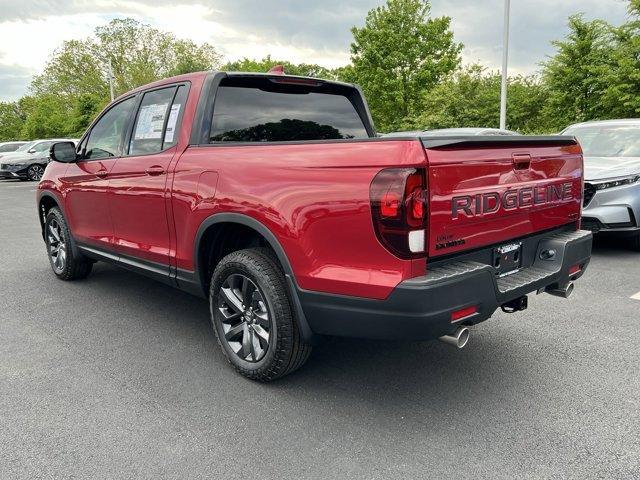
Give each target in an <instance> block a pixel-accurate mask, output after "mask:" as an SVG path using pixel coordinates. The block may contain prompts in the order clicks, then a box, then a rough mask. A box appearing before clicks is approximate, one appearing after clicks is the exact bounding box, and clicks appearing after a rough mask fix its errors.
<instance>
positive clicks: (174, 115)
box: [162, 85, 188, 150]
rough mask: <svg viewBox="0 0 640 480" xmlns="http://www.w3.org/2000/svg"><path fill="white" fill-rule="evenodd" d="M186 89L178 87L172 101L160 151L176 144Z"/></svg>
mask: <svg viewBox="0 0 640 480" xmlns="http://www.w3.org/2000/svg"><path fill="white" fill-rule="evenodd" d="M187 93H188V90H187V87H186V86H184V85H180V86H179V87H178V92H177V93H176V96H175V98H174V99H173V104H172V105H171V110H170V111H169V119H168V120H167V128H166V130H165V133H164V143H163V144H162V149H163V150H164V149H165V148H169V147H171V146H173V145H175V144H176V143H177V142H178V129H179V128H180V124H181V123H182V115H183V114H184V106H185V104H186V103H187Z"/></svg>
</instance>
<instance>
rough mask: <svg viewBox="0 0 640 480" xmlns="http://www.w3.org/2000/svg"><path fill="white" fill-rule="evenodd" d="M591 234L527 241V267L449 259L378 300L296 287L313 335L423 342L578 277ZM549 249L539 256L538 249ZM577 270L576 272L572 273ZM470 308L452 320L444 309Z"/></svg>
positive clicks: (587, 256) (564, 234)
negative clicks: (509, 270)
mask: <svg viewBox="0 0 640 480" xmlns="http://www.w3.org/2000/svg"><path fill="white" fill-rule="evenodd" d="M591 242H592V234H591V232H588V231H584V230H579V231H564V232H559V233H550V234H547V235H543V236H538V237H535V238H532V239H530V240H529V246H530V249H529V250H530V254H529V257H530V261H529V262H528V263H527V265H529V266H528V267H525V268H522V269H521V270H519V271H517V272H516V273H513V274H511V275H508V276H505V277H500V278H499V277H497V276H496V274H495V269H494V268H493V266H492V265H489V264H487V263H482V262H478V261H473V260H467V259H462V260H460V261H452V262H449V263H445V264H442V265H439V266H436V267H434V268H431V269H429V271H428V273H427V275H425V276H423V277H417V278H413V279H410V280H406V281H404V282H402V283H400V284H399V285H398V286H397V287H396V288H395V289H394V291H393V292H392V293H391V294H390V295H389V297H387V298H386V299H385V300H373V299H365V298H358V297H348V296H340V295H331V294H324V293H318V292H310V291H305V290H298V296H299V299H300V303H301V306H302V310H303V312H304V315H305V317H306V320H307V323H308V325H309V327H310V329H311V330H312V331H313V333H315V334H319V335H336V336H347V337H361V338H374V339H388V340H429V339H435V338H438V337H441V336H443V335H447V334H450V333H452V332H453V331H455V329H456V328H457V327H458V326H459V325H461V324H463V325H473V324H476V323H479V322H482V321H484V320H487V319H488V318H489V317H491V315H492V314H493V313H494V312H495V311H496V310H497V309H498V308H499V307H500V306H501V305H504V304H505V303H508V302H510V301H512V300H515V299H517V298H519V297H522V296H523V295H526V294H528V293H532V292H536V291H539V290H541V289H546V288H557V287H560V286H564V285H566V284H567V283H569V282H570V281H573V280H575V279H577V278H579V277H580V276H581V275H582V273H583V272H584V271H585V269H586V268H587V265H588V263H589V260H590V257H591ZM552 250H553V251H555V255H554V256H553V257H552V258H549V259H543V258H542V256H541V253H542V252H543V251H546V252H549V251H552ZM577 269H579V270H577ZM474 307H475V309H476V311H475V312H474V313H471V314H469V315H468V316H465V317H463V318H460V319H459V320H458V321H455V322H453V321H452V314H453V313H454V312H459V311H461V310H463V309H468V308H470V309H471V310H474Z"/></svg>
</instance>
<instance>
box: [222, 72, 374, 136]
mask: <svg viewBox="0 0 640 480" xmlns="http://www.w3.org/2000/svg"><path fill="white" fill-rule="evenodd" d="M358 102H361V97H360V94H359V92H358V90H357V89H355V88H353V87H351V86H348V85H341V84H334V83H329V82H323V81H319V80H311V79H309V80H303V79H297V78H290V77H284V78H282V79H279V78H271V77H262V76H255V77H251V76H246V77H245V76H237V77H236V76H230V77H227V78H225V79H223V80H222V81H221V83H220V86H219V87H218V89H217V91H216V96H215V100H214V105H213V118H212V124H211V125H212V126H211V133H210V136H209V142H210V143H218V142H287V141H303V140H340V139H343V140H348V139H361V138H369V137H370V135H369V132H368V131H367V127H366V125H365V123H364V121H363V115H365V114H366V113H364V112H363V110H364V106H363V105H359V103H358Z"/></svg>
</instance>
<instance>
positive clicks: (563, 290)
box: [545, 282, 573, 298]
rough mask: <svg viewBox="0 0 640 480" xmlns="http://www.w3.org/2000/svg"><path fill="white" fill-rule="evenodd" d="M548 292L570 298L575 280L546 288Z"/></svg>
mask: <svg viewBox="0 0 640 480" xmlns="http://www.w3.org/2000/svg"><path fill="white" fill-rule="evenodd" d="M545 291H546V292H547V293H548V294H550V295H554V296H556V297H561V298H569V297H570V296H571V294H572V293H573V282H569V283H567V284H566V285H564V286H562V287H558V288H549V289H547V290H545Z"/></svg>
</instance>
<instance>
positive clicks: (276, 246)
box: [193, 213, 316, 343]
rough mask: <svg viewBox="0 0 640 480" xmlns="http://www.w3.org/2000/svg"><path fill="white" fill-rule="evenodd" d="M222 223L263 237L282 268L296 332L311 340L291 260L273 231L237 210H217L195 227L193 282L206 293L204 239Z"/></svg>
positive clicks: (206, 239)
mask: <svg viewBox="0 0 640 480" xmlns="http://www.w3.org/2000/svg"><path fill="white" fill-rule="evenodd" d="M225 225H235V226H239V227H240V228H246V229H249V230H250V231H253V232H255V234H257V235H259V238H261V239H263V240H264V242H265V244H266V245H265V246H268V247H270V248H271V250H272V251H273V252H274V254H275V255H276V257H277V259H278V261H279V262H280V265H281V267H282V269H283V271H284V275H285V281H286V283H287V287H288V290H289V294H290V298H291V302H292V307H293V308H294V310H295V311H296V318H297V319H298V326H299V328H300V332H301V333H302V335H303V337H304V338H305V340H306V341H307V342H314V343H315V340H316V339H315V336H314V334H313V332H312V331H311V328H310V327H309V324H308V322H307V319H306V316H305V314H304V311H303V309H302V304H301V303H300V299H299V297H298V292H297V283H296V281H295V276H294V273H293V269H292V267H291V262H289V258H288V257H287V254H286V253H285V251H284V248H283V247H282V245H281V244H280V242H279V241H278V239H277V237H276V236H275V235H274V234H273V232H271V230H269V228H268V227H267V226H265V225H264V224H263V223H261V222H260V221H258V220H256V219H255V218H253V217H250V216H248V215H244V214H241V213H217V214H214V215H211V216H210V217H207V218H206V219H205V220H204V221H203V222H202V223H201V224H200V226H199V227H198V231H197V233H196V237H195V241H194V250H193V258H194V266H195V271H194V274H195V276H196V282H197V283H198V284H199V286H200V288H201V289H202V292H203V294H204V295H205V296H206V295H208V291H207V289H208V285H209V279H208V278H207V275H208V272H209V267H210V265H208V264H207V263H205V262H206V259H207V258H208V257H207V255H208V253H207V252H206V248H205V247H207V242H208V241H210V240H211V239H210V236H211V235H214V234H212V233H211V232H214V231H216V230H217V229H218V228H219V227H221V226H225Z"/></svg>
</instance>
